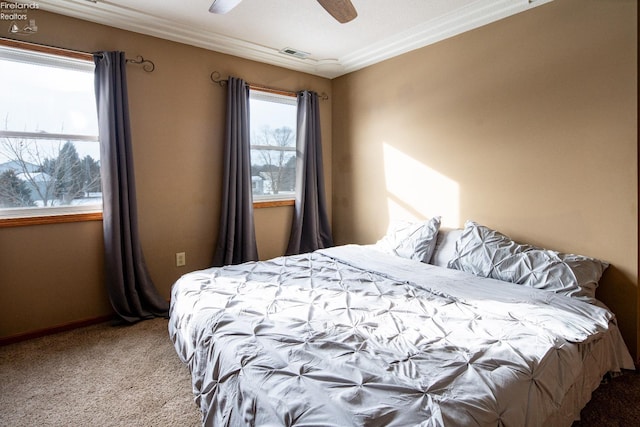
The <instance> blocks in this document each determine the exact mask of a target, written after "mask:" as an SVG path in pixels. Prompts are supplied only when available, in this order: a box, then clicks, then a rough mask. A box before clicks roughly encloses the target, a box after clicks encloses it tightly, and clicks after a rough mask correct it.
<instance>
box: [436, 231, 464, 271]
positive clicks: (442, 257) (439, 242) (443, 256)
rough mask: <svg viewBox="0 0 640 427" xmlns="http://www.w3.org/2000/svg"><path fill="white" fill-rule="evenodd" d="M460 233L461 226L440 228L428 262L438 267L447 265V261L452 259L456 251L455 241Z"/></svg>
mask: <svg viewBox="0 0 640 427" xmlns="http://www.w3.org/2000/svg"><path fill="white" fill-rule="evenodd" d="M461 235H462V229H461V228H442V227H441V228H440V231H438V237H437V238H436V246H435V248H434V249H433V255H432V256H431V261H429V264H433V265H437V266H438V267H447V266H448V264H449V261H451V259H453V256H454V255H455V253H456V242H457V241H458V238H460V236H461Z"/></svg>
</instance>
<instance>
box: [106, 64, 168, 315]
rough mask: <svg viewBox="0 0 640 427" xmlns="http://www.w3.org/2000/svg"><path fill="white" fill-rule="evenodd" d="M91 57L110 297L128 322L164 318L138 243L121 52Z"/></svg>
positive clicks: (162, 305) (165, 311)
mask: <svg viewBox="0 0 640 427" xmlns="http://www.w3.org/2000/svg"><path fill="white" fill-rule="evenodd" d="M94 62H95V64H96V69H95V90H96V102H97V105H98V132H99V136H100V163H101V165H100V168H101V175H102V200H103V208H102V218H103V219H102V222H103V228H104V251H105V269H106V284H107V291H108V293H109V299H110V301H111V305H112V306H113V309H114V310H115V312H116V314H117V315H118V316H119V317H120V318H121V319H123V320H125V321H127V322H130V323H133V322H136V321H138V320H142V319H147V318H152V317H159V316H161V317H167V316H168V311H169V305H168V303H167V302H166V301H165V300H164V299H163V298H162V297H161V296H160V295H159V294H158V291H157V290H156V288H155V286H154V284H153V282H152V281H151V278H150V276H149V273H148V271H147V267H146V264H145V260H144V256H143V254H142V248H141V246H140V237H139V233H138V220H137V207H136V188H135V180H134V175H133V156H132V150H131V131H130V125H129V107H128V101H127V79H126V73H125V66H126V59H125V56H124V52H99V53H96V54H94Z"/></svg>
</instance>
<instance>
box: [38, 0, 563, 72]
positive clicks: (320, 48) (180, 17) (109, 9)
mask: <svg viewBox="0 0 640 427" xmlns="http://www.w3.org/2000/svg"><path fill="white" fill-rule="evenodd" d="M549 1H552V0H352V3H353V5H354V6H355V8H356V9H357V11H358V17H357V18H356V19H354V20H353V21H351V22H349V23H346V24H340V23H338V22H337V21H336V20H334V19H333V17H331V15H329V14H328V13H327V12H326V11H325V10H324V9H323V8H322V7H321V6H320V4H319V3H318V2H317V1H316V0H243V1H242V2H241V3H240V4H239V5H238V6H236V8H235V9H233V10H232V11H231V12H229V13H228V14H226V15H215V14H212V13H209V11H208V10H209V6H210V5H211V0H186V1H180V0H109V1H106V0H105V1H102V0H97V2H95V1H94V0H65V1H60V0H40V1H38V4H39V7H40V8H41V9H43V10H47V11H51V12H55V13H59V14H62V15H68V16H73V17H76V18H80V19H84V20H87V21H92V22H97V23H100V24H106V25H109V26H112V27H117V28H122V29H125V30H130V31H135V32H138V33H142V34H148V35H152V36H156V37H160V38H164V39H168V40H173V41H177V42H180V43H186V44H189V45H193V46H198V47H202V48H206V49H210V50H213V51H217V52H222V53H227V54H231V55H235V56H239V57H243V58H247V59H252V60H255V61H259V62H264V63H268V64H273V65H278V66H281V67H285V68H290V69H294V70H298V71H302V72H307V73H310V74H314V75H318V76H322V77H327V78H334V77H337V76H340V75H343V74H346V73H349V72H351V71H355V70H358V69H361V68H364V67H366V66H368V65H371V64H375V63H377V62H380V61H382V60H385V59H388V58H391V57H393V56H396V55H400V54H402V53H405V52H408V51H410V50H413V49H417V48H420V47H423V46H426V45H429V44H431V43H435V42H437V41H440V40H443V39H446V38H448V37H452V36H454V35H457V34H460V33H462V32H464V31H468V30H471V29H474V28H477V27H480V26H482V25H485V24H488V23H491V22H494V21H496V20H498V19H502V18H505V17H507V16H510V15H513V14H516V13H520V12H524V11H526V10H528V9H530V8H532V7H536V6H539V5H541V4H544V3H548V2H549ZM40 25H42V23H40ZM284 48H292V49H295V50H299V51H303V52H307V53H309V56H308V57H306V58H305V59H299V58H296V57H292V56H289V55H285V54H283V53H280V51H281V50H282V49H284Z"/></svg>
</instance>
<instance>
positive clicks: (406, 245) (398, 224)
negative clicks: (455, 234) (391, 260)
mask: <svg viewBox="0 0 640 427" xmlns="http://www.w3.org/2000/svg"><path fill="white" fill-rule="evenodd" d="M439 229H440V217H439V216H435V217H433V218H431V219H430V220H428V221H424V222H409V221H394V222H392V223H391V224H389V229H388V230H387V234H386V235H385V236H384V237H383V238H382V239H380V240H378V242H376V244H375V246H376V247H377V248H378V249H379V250H381V251H382V252H385V253H388V254H392V255H397V256H399V257H402V258H408V259H414V260H417V261H420V262H428V261H429V260H430V259H431V255H432V254H433V248H434V247H435V245H436V236H437V235H438V230H439Z"/></svg>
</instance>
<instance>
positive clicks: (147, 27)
mask: <svg viewBox="0 0 640 427" xmlns="http://www.w3.org/2000/svg"><path fill="white" fill-rule="evenodd" d="M550 1H553V0H515V1H514V0H479V1H476V2H474V3H472V4H470V5H469V6H467V7H464V8H461V9H459V10H457V11H456V12H455V13H451V14H448V15H444V16H442V17H439V18H437V19H434V20H431V21H428V22H425V23H423V24H421V25H418V26H416V27H413V28H410V29H408V30H407V31H404V32H402V33H400V34H398V35H395V36H393V37H389V38H387V39H385V40H382V41H380V42H378V43H375V44H372V45H370V46H368V47H366V48H364V49H360V50H358V51H355V52H352V53H350V54H348V55H344V56H343V57H341V58H338V59H334V58H327V59H324V58H323V59H315V58H313V57H307V58H304V59H299V58H295V57H290V56H286V55H283V54H282V53H280V51H279V50H278V49H272V48H269V47H265V46H261V45H258V44H255V43H249V42H246V41H243V40H239V39H235V38H231V37H227V36H224V35H221V34H217V33H214V32H207V31H203V30H202V29H200V28H197V29H193V28H190V27H189V26H188V25H185V24H181V23H180V22H176V21H170V20H167V19H165V18H162V17H159V16H154V15H151V14H147V13H142V12H140V11H138V10H135V9H131V8H126V7H121V6H118V5H115V4H112V3H109V2H98V3H94V2H92V1H88V0H67V1H64V2H60V1H53V0H40V1H39V2H38V4H39V6H40V8H41V9H42V10H45V11H48V12H53V13H57V14H60V15H66V16H71V17H74V18H78V19H82V20H85V21H90V22H95V23H98V24H103V25H108V26H111V27H115V28H120V29H123V30H128V31H133V32H136V33H140V34H145V35H150V36H154V37H158V38H162V39H166V40H171V41H175V42H178V43H184V44H188V45H191V46H196V47H200V48H204V49H208V50H212V51H216V52H220V53H225V54H229V55H233V56H238V57H241V58H245V59H250V60H254V61H258V62H262V63H267V64H271V65H276V66H279V67H283V68H288V69H292V70H296V71H301V72H304V73H309V74H313V75H317V76H320V77H325V78H329V79H332V78H335V77H339V76H341V75H343V74H347V73H350V72H353V71H356V70H359V69H362V68H365V67H367V66H369V65H373V64H375V63H378V62H381V61H383V60H386V59H389V58H392V57H394V56H398V55H401V54H403V53H406V52H409V51H411V50H415V49H419V48H421V47H424V46H427V45H429V44H433V43H436V42H438V41H441V40H444V39H446V38H449V37H453V36H455V35H458V34H461V33H463V32H465V31H469V30H472V29H474V28H478V27H480V26H482V25H486V24H489V23H491V22H494V21H497V20H499V19H502V18H505V17H507V16H511V15H513V14H516V13H520V12H523V11H525V10H528V9H530V8H533V7H536V6H539V5H542V4H545V3H549V2H550Z"/></svg>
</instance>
